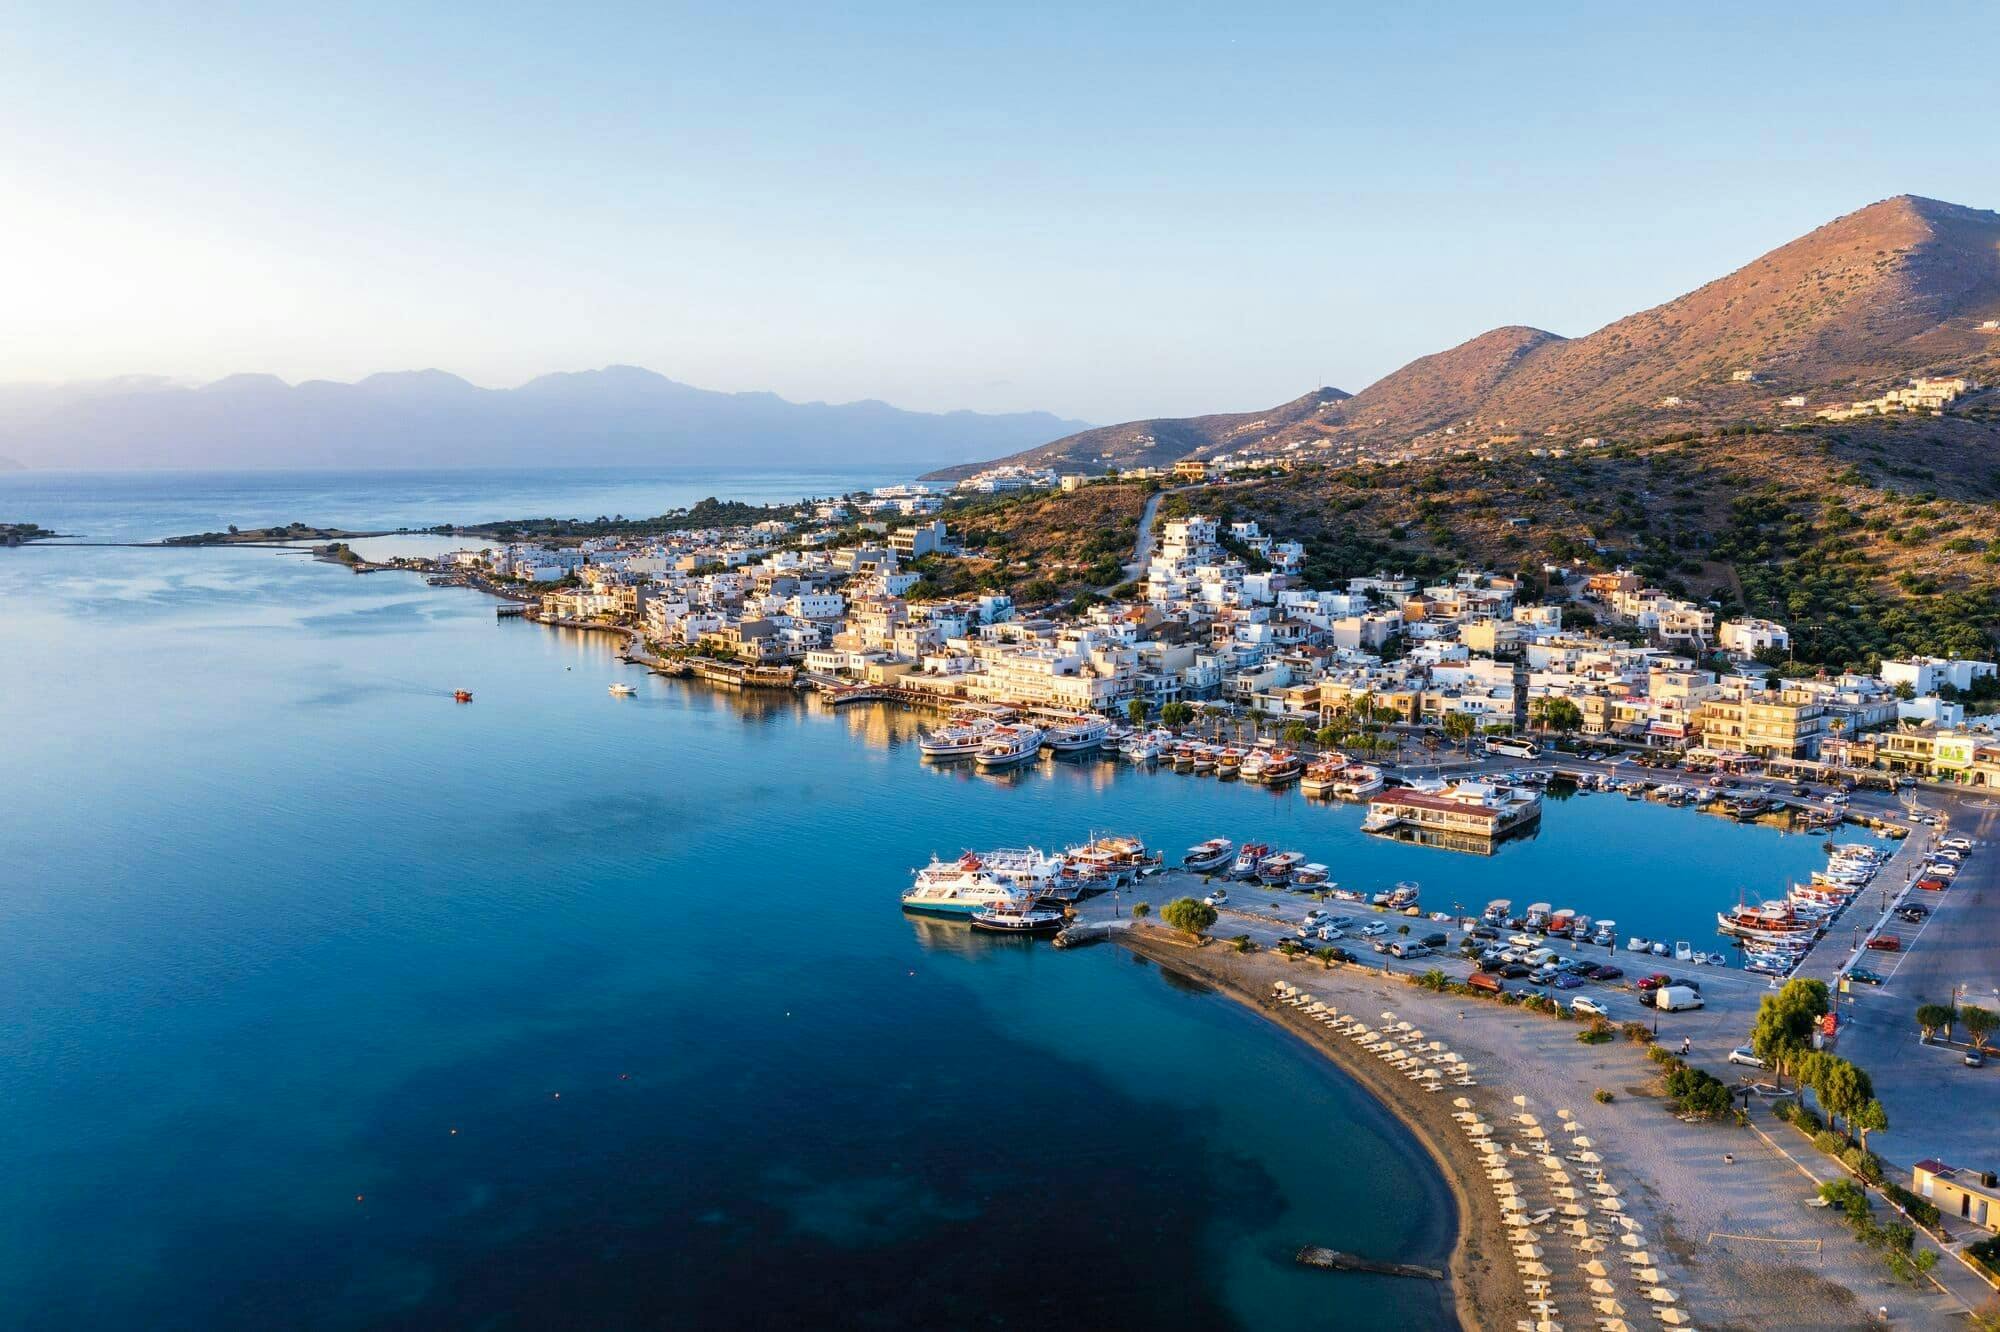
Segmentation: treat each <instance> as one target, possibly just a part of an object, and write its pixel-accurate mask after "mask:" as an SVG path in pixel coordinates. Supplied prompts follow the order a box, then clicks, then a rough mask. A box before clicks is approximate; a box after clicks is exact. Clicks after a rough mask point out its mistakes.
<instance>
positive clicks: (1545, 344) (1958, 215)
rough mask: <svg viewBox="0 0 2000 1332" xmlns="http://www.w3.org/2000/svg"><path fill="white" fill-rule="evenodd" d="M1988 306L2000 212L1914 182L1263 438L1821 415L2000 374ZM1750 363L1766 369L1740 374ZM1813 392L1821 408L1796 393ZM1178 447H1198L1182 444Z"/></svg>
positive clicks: (1105, 434)
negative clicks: (1708, 277)
mask: <svg viewBox="0 0 2000 1332" xmlns="http://www.w3.org/2000/svg"><path fill="white" fill-rule="evenodd" d="M1987 319H2000V214H1996V213H1994V212H1991V211H1989V210H1985V209H1977V208H1971V207H1968V206H1966V205H1963V204H1954V203H1947V202H1944V201H1942V200H1937V199H1928V198H1923V197H1921V196H1917V195H1910V194H1902V195H1896V196H1893V197H1891V198H1888V199H1883V200H1880V201H1878V202H1876V203H1873V204H1869V205H1868V206H1866V207H1864V208H1860V209H1856V210H1854V211H1853V212H1850V213H1846V214H1843V215H1841V216H1840V217H1837V218H1835V219H1833V220H1832V221H1830V222H1828V223H1826V224H1824V225H1823V226H1820V227H1817V228H1815V229H1814V230H1813V231H1810V232H1808V233H1806V234H1805V235H1803V236H1800V237H1797V238H1795V239H1793V240H1791V241H1788V242H1786V243H1784V244H1782V245H1779V246H1778V247H1776V248H1775V249H1772V250H1769V251H1767V252H1765V253H1764V254H1762V255H1759V256H1757V257H1756V258H1754V259H1752V260H1751V261H1750V262H1749V263H1747V264H1744V265H1741V266H1740V267H1738V268H1736V269H1734V270H1732V271H1731V272H1729V273H1727V274H1724V275H1723V276H1721V277H1719V278H1716V279H1714V280H1713V281H1710V282H1707V283H1704V284H1703V285H1701V286H1699V287H1697V288H1695V289H1694V290H1693V291H1690V292H1687V293H1684V294H1683V295H1681V296H1678V297H1675V298H1674V299H1672V300H1669V301H1665V302H1662V303H1661V304H1659V305H1655V306H1652V307H1650V308H1648V309H1645V310H1640V311H1638V312H1636V313H1634V314H1630V315H1627V316H1625V317H1624V318H1622V319H1618V320H1614V321H1613V322H1611V323H1609V324H1607V325H1605V326H1604V327H1603V328H1600V329H1597V330H1595V331H1594V332H1591V333H1587V334H1584V335H1582V336H1580V337H1576V338H1566V337H1563V336H1561V335H1558V334H1555V333H1551V332H1548V331H1547V330H1545V329H1539V328H1533V327H1530V326H1527V325H1521V324H1515V325H1504V326H1502V327H1500V328H1495V329H1489V330H1487V331H1486V332H1484V333H1481V334H1479V335H1478V336H1476V337H1473V338H1469V339H1467V340H1466V341H1464V342H1461V343H1458V344H1457V345H1456V346H1453V347H1448V348H1445V349H1444V350H1442V351H1439V352H1434V353H1431V354H1430V355H1428V356H1422V357H1419V358H1417V359H1416V360H1414V361H1411V362H1410V363H1408V364H1407V365H1404V366H1402V367H1400V368H1398V369H1397V370H1394V371H1392V372H1391V373H1389V374H1387V375H1384V376H1383V377H1382V378H1381V379H1378V380H1376V381H1375V382H1374V383H1372V384H1369V385H1368V386H1367V387H1365V388H1363V389H1362V390H1361V391H1360V392H1359V393H1357V394H1355V395H1353V396H1352V397H1346V396H1345V395H1343V397H1342V400H1341V401H1340V402H1339V403H1338V404H1337V406H1334V407H1332V408H1331V409H1329V410H1323V411H1321V412H1319V413H1317V414H1316V415H1315V416H1314V417H1313V418H1312V419H1311V420H1310V421H1305V420H1299V421H1289V422H1285V423H1283V424H1282V425H1280V426H1279V427H1278V428H1275V429H1272V430H1268V431H1265V432H1262V433H1261V434H1260V435H1259V436H1258V437H1257V438H1256V439H1254V440H1252V441H1249V443H1250V444H1251V445H1252V447H1253V451H1258V452H1263V453H1266V454H1270V455H1275V456H1285V455H1288V454H1289V455H1298V456H1304V457H1310V458H1319V459H1323V460H1328V461H1353V460H1356V459H1358V458H1361V457H1367V456H1385V455H1388V454H1391V453H1393V452H1394V451H1397V450H1410V449H1414V450H1417V451H1419V452H1422V451H1425V450H1439V449H1452V448H1463V447H1466V446H1468V445H1477V444H1482V443H1484V442H1486V441H1487V440H1489V439H1490V438H1492V437H1493V436H1500V437H1502V438H1503V439H1505V438H1513V437H1517V436H1523V435H1536V436H1546V435H1557V436H1569V437H1576V436H1582V435H1584V434H1586V433H1610V432H1616V431H1633V430H1642V429H1643V430H1652V431H1654V432H1656V433H1657V432H1658V431H1659V430H1661V429H1673V428H1686V427H1693V428H1708V427H1713V426H1716V425H1718V424H1721V423H1724V422H1732V421H1754V422H1758V423H1768V422H1772V421H1774V420H1777V421H1780V422H1783V421H1809V420H1811V419H1812V418H1811V412H1812V409H1813V408H1817V407H1820V406H1824V405H1829V404H1831V403H1833V402H1836V401H1841V400H1852V399H1855V398H1862V397H1869V396H1873V395H1875V394H1878V393H1880V392H1882V391H1883V390H1885V389H1887V388H1889V387H1891V386H1893V385H1894V384H1896V383H1899V382H1900V381H1901V380H1903V379H1904V378H1906V377H1908V376H1912V375H1917V374H1923V373H1930V372H1936V371H1941V370H1953V371H1961V372H1970V373H1972V374H1974V375H1975V377H1977V378H1981V379H1984V380H1985V381H1986V382H1988V383H1989V384H1990V383H1991V382H1993V381H1994V380H1995V379H2000V335H1996V334H1995V333H1993V332H1990V331H1988V332H1982V331H1981V330H1980V328H1979V327H1978V326H1979V324H1980V323H1982V322H1983V321H1984V320H1987ZM1739 371H1741V372H1749V373H1750V374H1752V375H1754V376H1755V378H1754V379H1753V380H1750V381H1745V382H1738V381H1737V380H1735V379H1734V378H1733V376H1734V375H1735V374H1736V373H1737V372H1739ZM1800 395H1803V396H1804V397H1805V398H1806V399H1807V402H1806V404H1805V405H1804V406H1802V407H1787V406H1784V405H1782V404H1783V399H1785V398H1788V397H1793V396H1800ZM1309 396H1310V395H1309ZM1297 401H1299V400H1294V402H1295V403H1296V402H1297ZM1291 406H1293V404H1284V405H1283V406H1281V407H1279V408H1274V409H1272V413H1279V412H1283V411H1285V410H1286V408H1289V407H1291ZM1270 414H1271V413H1254V412H1252V413H1234V414H1230V415H1229V416H1227V417H1220V418H1218V417H1189V418H1181V419H1154V420H1148V421H1139V422H1126V423H1123V424H1121V425H1113V426H1102V427H1098V428H1096V429H1094V430H1090V431H1084V432H1080V433H1079V434H1078V435H1074V436H1070V437H1067V438H1064V439H1059V440H1054V441H1051V442H1050V443H1047V444H1043V445H1040V446H1038V447H1037V448H1034V449H1030V450H1025V451H1023V452H1021V453H1018V454H1014V455H1011V456H1009V457H1006V458H1002V459H997V460H995V461H996V462H1028V463H1033V464H1034V465H1038V466H1052V467H1058V468H1062V469H1064V470H1069V469H1078V470H1085V471H1101V470H1103V469H1104V464H1105V459H1104V458H1103V456H1102V455H1103V451H1104V450H1103V444H1104V442H1105V441H1107V440H1108V441H1118V440H1121V439H1130V438H1134V437H1136V436H1138V435H1142V434H1143V435H1144V436H1146V437H1147V438H1149V439H1150V440H1151V441H1153V442H1154V444H1155V445H1157V447H1154V448H1152V449H1150V450H1149V451H1147V459H1148V460H1147V461H1146V462H1144V463H1141V462H1138V461H1134V462H1130V463H1127V464H1125V465H1127V466H1139V465H1163V464H1166V463H1172V462H1175V461H1179V460H1180V458H1201V457H1211V456H1214V455H1215V454H1217V453H1222V452H1229V451H1232V450H1233V449H1235V448H1240V447H1242V446H1243V445H1242V443H1241V442H1235V441H1232V440H1231V439H1230V438H1228V437H1227V436H1226V435H1223V434H1219V433H1217V432H1216V431H1213V430H1210V429H1208V428H1206V427H1205V425H1204V423H1207V422H1214V421H1218V420H1223V421H1241V420H1245V419H1251V418H1255V417H1258V416H1260V415H1270ZM1169 443H1175V444H1183V445H1186V447H1185V449H1184V451H1183V452H1181V453H1180V454H1179V455H1177V456H1169V455H1170V453H1171V450H1170V449H1169V448H1168V447H1167V445H1168V444H1169ZM1131 452H1133V453H1134V454H1135V455H1136V454H1137V453H1138V452H1139V451H1138V450H1131ZM964 470H967V469H954V471H956V472H962V471H964Z"/></svg>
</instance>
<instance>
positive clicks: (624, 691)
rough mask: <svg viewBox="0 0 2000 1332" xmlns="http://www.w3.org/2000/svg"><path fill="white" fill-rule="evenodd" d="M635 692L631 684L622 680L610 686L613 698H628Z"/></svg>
mask: <svg viewBox="0 0 2000 1332" xmlns="http://www.w3.org/2000/svg"><path fill="white" fill-rule="evenodd" d="M636 692H637V691H636V690H634V689H633V688H632V686H631V685H628V684H626V683H625V682H624V681H623V680H620V681H619V682H618V683H617V684H614V685H612V686H611V697H613V698H630V697H632V695H633V694H634V693H636Z"/></svg>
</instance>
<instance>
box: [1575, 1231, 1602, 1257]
mask: <svg viewBox="0 0 2000 1332" xmlns="http://www.w3.org/2000/svg"><path fill="white" fill-rule="evenodd" d="M1576 1247H1577V1248H1579V1249H1582V1250H1583V1251H1584V1252H1585V1253H1602V1252H1604V1241H1603V1240H1601V1239H1598V1238H1597V1237H1596V1236H1595V1235H1593V1236H1591V1237H1590V1238H1589V1239H1584V1240H1578V1241H1577V1245H1576Z"/></svg>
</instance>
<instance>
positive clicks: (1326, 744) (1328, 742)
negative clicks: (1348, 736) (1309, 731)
mask: <svg viewBox="0 0 2000 1332" xmlns="http://www.w3.org/2000/svg"><path fill="white" fill-rule="evenodd" d="M1340 736H1341V733H1340V728H1339V727H1337V726H1322V727H1320V728H1319V729H1318V730H1317V731H1314V732H1313V739H1314V740H1315V741H1317V742H1318V744H1319V747H1320V748H1321V749H1337V748H1339V746H1340Z"/></svg>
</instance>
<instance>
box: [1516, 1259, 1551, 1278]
mask: <svg viewBox="0 0 2000 1332" xmlns="http://www.w3.org/2000/svg"><path fill="white" fill-rule="evenodd" d="M1521 1271H1522V1272H1523V1273H1524V1274H1525V1275H1527V1276H1534V1277H1545V1276H1554V1275H1555V1273H1553V1272H1551V1271H1549V1265H1548V1264H1547V1263H1536V1262H1527V1263H1522V1264H1521Z"/></svg>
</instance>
